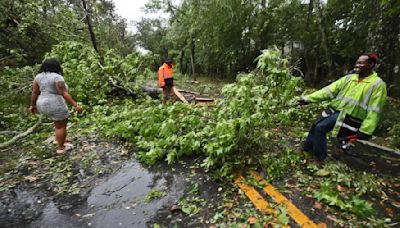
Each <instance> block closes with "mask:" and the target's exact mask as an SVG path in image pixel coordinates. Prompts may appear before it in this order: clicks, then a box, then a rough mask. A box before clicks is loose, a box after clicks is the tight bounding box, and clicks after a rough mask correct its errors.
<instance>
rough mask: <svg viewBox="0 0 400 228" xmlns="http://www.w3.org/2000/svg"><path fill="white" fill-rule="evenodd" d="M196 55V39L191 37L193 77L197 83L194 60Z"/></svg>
mask: <svg viewBox="0 0 400 228" xmlns="http://www.w3.org/2000/svg"><path fill="white" fill-rule="evenodd" d="M194 54H195V44H194V37H191V41H190V64H191V66H192V67H191V68H192V72H191V73H192V75H193V81H196V70H195V61H194V60H195V59H194Z"/></svg>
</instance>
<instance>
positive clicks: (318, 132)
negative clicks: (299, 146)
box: [303, 112, 339, 161]
mask: <svg viewBox="0 0 400 228" xmlns="http://www.w3.org/2000/svg"><path fill="white" fill-rule="evenodd" d="M338 116H339V112H335V113H333V114H331V115H330V116H328V117H325V118H321V119H319V120H318V121H317V122H316V123H315V124H313V125H312V127H311V129H310V131H309V132H308V136H307V139H306V141H304V145H303V150H305V151H307V152H311V153H312V154H313V155H314V156H315V158H316V159H318V160H320V161H323V160H325V159H326V157H327V153H326V133H328V132H330V131H332V130H333V127H334V126H335V123H336V119H337V118H338Z"/></svg>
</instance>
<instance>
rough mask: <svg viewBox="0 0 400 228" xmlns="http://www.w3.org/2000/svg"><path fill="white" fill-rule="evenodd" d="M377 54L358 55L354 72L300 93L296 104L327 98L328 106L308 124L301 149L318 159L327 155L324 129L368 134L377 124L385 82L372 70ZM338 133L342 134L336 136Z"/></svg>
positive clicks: (384, 99)
mask: <svg viewBox="0 0 400 228" xmlns="http://www.w3.org/2000/svg"><path fill="white" fill-rule="evenodd" d="M377 61H378V57H377V55H376V54H373V53H366V54H362V55H360V56H359V58H358V60H357V62H356V64H355V66H354V73H352V74H348V75H346V76H344V77H342V78H340V79H339V80H337V81H335V82H333V83H331V84H330V85H328V86H326V87H324V88H322V89H321V90H318V91H316V92H314V93H312V94H310V95H307V96H304V97H302V98H301V99H300V100H299V101H298V103H299V105H306V104H309V103H314V102H320V101H326V100H331V102H330V105H329V106H330V108H329V110H327V111H324V112H323V113H322V116H323V117H322V118H321V119H319V120H318V121H317V122H316V123H314V124H313V126H312V127H311V129H310V131H309V133H308V136H307V139H306V140H305V142H304V145H303V150H304V151H307V152H311V153H312V154H313V155H314V156H315V158H316V159H317V160H319V161H323V160H325V159H326V157H327V152H326V150H327V148H326V133H327V132H330V131H332V130H334V134H335V133H339V135H340V134H342V132H346V133H345V134H347V136H348V135H349V134H351V135H355V136H356V138H357V139H360V140H366V139H369V138H370V137H371V135H372V134H373V132H374V131H375V128H376V127H377V125H378V121H379V113H380V111H381V110H382V108H383V106H384V104H385V101H386V96H387V92H386V83H385V82H384V81H383V80H382V79H381V78H380V77H378V75H377V73H376V72H375V71H374V70H373V69H374V67H375V65H376V62H377ZM339 135H338V137H343V135H342V136H339Z"/></svg>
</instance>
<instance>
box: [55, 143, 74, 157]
mask: <svg viewBox="0 0 400 228" xmlns="http://www.w3.org/2000/svg"><path fill="white" fill-rule="evenodd" d="M72 148H73V146H72V144H70V143H64V149H58V150H56V154H59V155H61V154H65V153H66V152H67V151H70V150H72Z"/></svg>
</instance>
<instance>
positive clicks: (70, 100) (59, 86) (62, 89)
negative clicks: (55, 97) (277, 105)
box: [56, 81, 82, 113]
mask: <svg viewBox="0 0 400 228" xmlns="http://www.w3.org/2000/svg"><path fill="white" fill-rule="evenodd" d="M56 88H57V92H58V94H60V95H61V96H62V97H63V98H64V99H65V100H66V101H67V102H68V103H70V104H71V105H72V106H74V107H75V110H76V112H78V113H81V112H82V107H81V106H79V105H78V104H77V103H76V101H75V100H74V99H73V98H72V97H71V95H70V94H69V93H68V90H67V88H66V86H65V82H64V81H57V82H56Z"/></svg>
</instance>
